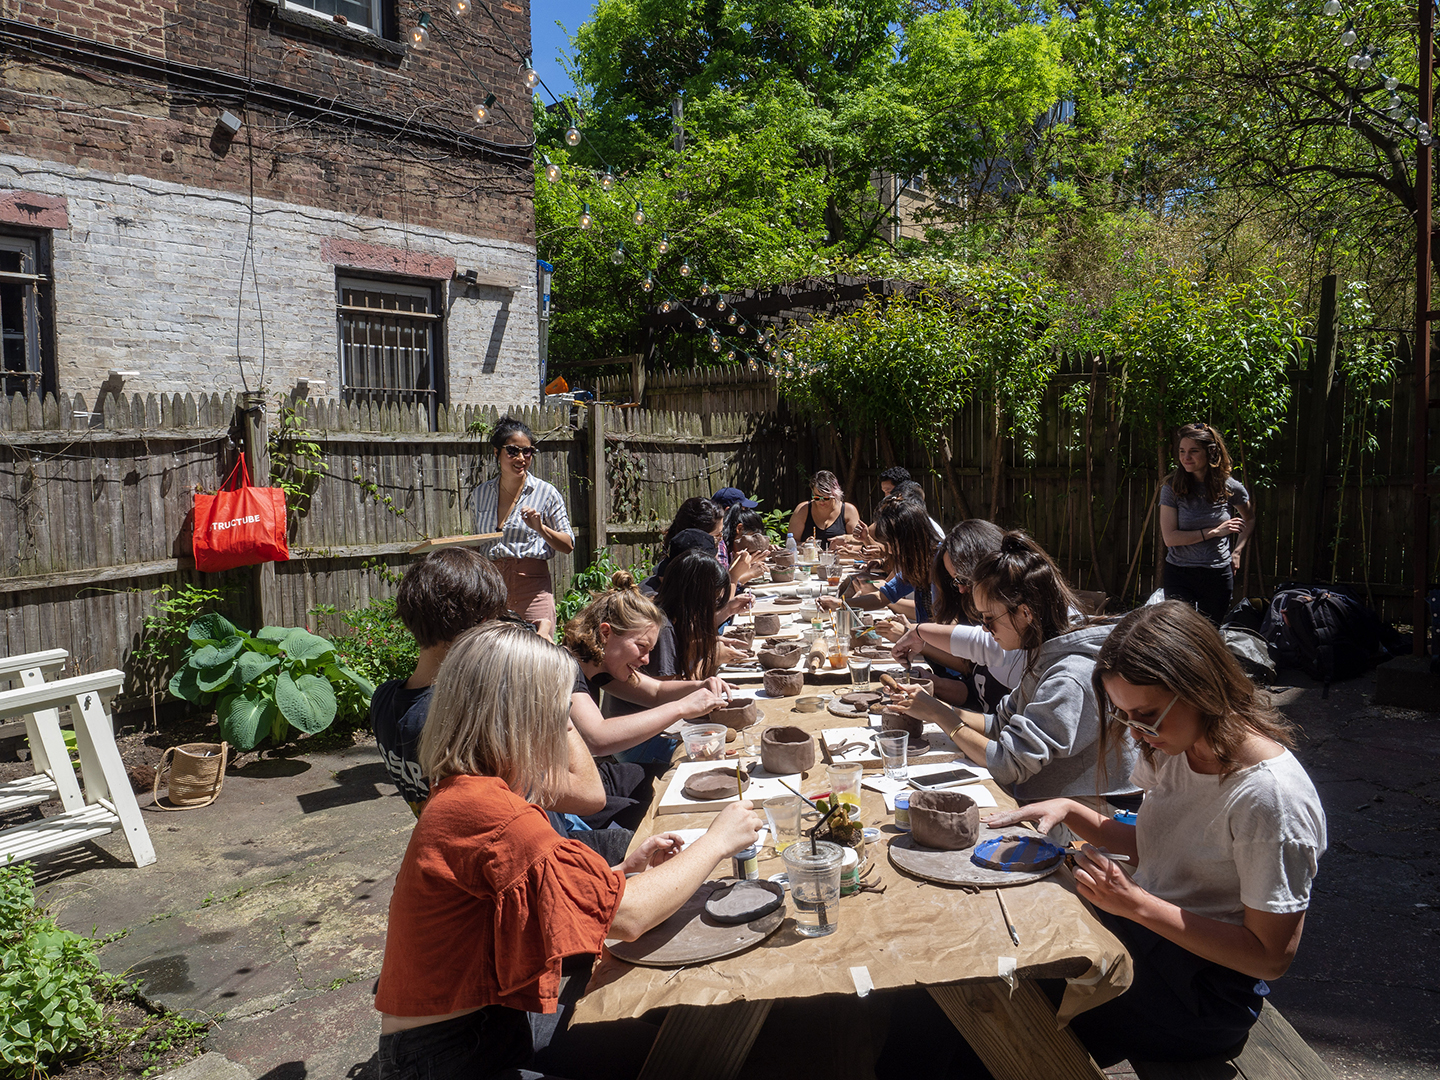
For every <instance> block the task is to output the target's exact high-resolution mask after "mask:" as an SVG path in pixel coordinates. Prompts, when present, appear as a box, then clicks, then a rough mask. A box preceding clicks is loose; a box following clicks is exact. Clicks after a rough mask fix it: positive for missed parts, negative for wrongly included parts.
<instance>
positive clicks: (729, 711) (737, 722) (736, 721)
mask: <svg viewBox="0 0 1440 1080" xmlns="http://www.w3.org/2000/svg"><path fill="white" fill-rule="evenodd" d="M757 715H758V714H757V713H756V711H755V702H754V701H753V700H751V701H740V702H736V703H735V704H733V705H725V706H722V707H721V708H718V709H716V710H715V711H714V712H712V713H711V714H710V715H709V716H708V717H706V719H707V720H709V721H710V722H711V723H713V724H724V725H725V726H726V727H727V728H729V729H730V730H732V731H739V730H740V729H741V728H747V727H749V726H750V725H751V724H753V723H755V718H756V716H757Z"/></svg>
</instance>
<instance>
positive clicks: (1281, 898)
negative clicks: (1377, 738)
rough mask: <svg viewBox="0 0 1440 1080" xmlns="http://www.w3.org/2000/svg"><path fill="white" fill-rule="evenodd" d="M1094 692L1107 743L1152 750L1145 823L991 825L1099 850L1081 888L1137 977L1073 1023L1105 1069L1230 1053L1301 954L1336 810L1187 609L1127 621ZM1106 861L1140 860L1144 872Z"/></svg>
mask: <svg viewBox="0 0 1440 1080" xmlns="http://www.w3.org/2000/svg"><path fill="white" fill-rule="evenodd" d="M1094 682H1095V695H1096V698H1097V700H1098V701H1099V702H1100V703H1101V705H1102V706H1103V707H1105V709H1106V715H1107V723H1106V724H1105V726H1104V729H1103V732H1102V742H1103V741H1104V740H1105V739H1117V738H1133V739H1135V740H1136V741H1137V742H1139V743H1140V744H1141V745H1140V754H1141V757H1140V761H1139V764H1138V765H1137V766H1136V767H1135V771H1134V773H1133V779H1134V781H1135V783H1136V784H1137V785H1138V786H1139V787H1141V788H1142V789H1144V791H1145V800H1144V802H1143V803H1142V805H1141V807H1140V810H1139V812H1138V817H1137V822H1136V824H1135V825H1124V824H1121V823H1120V822H1118V821H1115V820H1113V819H1110V818H1107V817H1104V816H1102V815H1101V814H1098V813H1096V812H1095V811H1094V810H1090V809H1088V808H1087V807H1084V806H1082V805H1080V804H1079V803H1077V802H1073V801H1071V800H1069V799H1051V800H1047V801H1045V802H1040V803H1033V804H1031V805H1029V806H1025V807H1022V808H1021V809H1019V810H1015V811H1010V812H1007V813H1002V814H997V815H995V816H993V817H992V818H990V820H989V824H991V825H993V826H1004V825H1010V824H1014V823H1015V822H1018V821H1033V822H1035V823H1036V825H1037V827H1038V828H1039V829H1040V830H1041V831H1042V832H1045V831H1048V830H1050V829H1052V828H1054V827H1055V826H1056V825H1058V824H1061V823H1064V824H1065V825H1067V826H1069V827H1070V829H1072V830H1073V831H1074V832H1076V833H1077V834H1079V835H1080V836H1081V837H1083V838H1084V839H1086V840H1088V841H1089V844H1087V845H1086V846H1085V848H1084V849H1083V852H1082V853H1081V854H1079V855H1078V856H1077V857H1076V861H1075V883H1076V886H1077V888H1078V889H1079V892H1080V895H1081V896H1083V897H1084V898H1085V899H1086V900H1089V901H1090V902H1091V903H1092V904H1094V905H1095V907H1097V908H1099V909H1100V912H1101V915H1100V917H1101V920H1102V921H1103V922H1104V923H1105V924H1106V925H1107V926H1108V927H1109V928H1110V929H1111V930H1112V931H1113V932H1114V933H1115V935H1116V936H1117V937H1119V938H1120V939H1121V941H1123V942H1124V943H1125V946H1126V948H1127V949H1128V950H1129V952H1130V955H1131V957H1132V958H1133V959H1134V969H1135V978H1134V981H1133V982H1132V983H1131V986H1130V989H1129V990H1128V991H1126V992H1125V993H1124V994H1122V995H1121V996H1120V997H1118V998H1115V999H1113V1000H1112V1001H1108V1002H1106V1003H1105V1004H1103V1005H1100V1006H1099V1007H1097V1008H1095V1009H1092V1010H1090V1011H1089V1012H1085V1013H1081V1014H1080V1015H1079V1016H1077V1017H1076V1018H1075V1019H1074V1020H1072V1021H1071V1027H1072V1028H1073V1029H1074V1030H1075V1033H1076V1034H1077V1035H1079V1036H1080V1039H1081V1041H1083V1042H1084V1043H1085V1045H1086V1047H1087V1048H1088V1049H1089V1050H1090V1052H1091V1054H1092V1055H1094V1057H1095V1059H1096V1061H1098V1062H1099V1063H1100V1064H1101V1066H1109V1065H1112V1064H1114V1063H1115V1062H1117V1061H1120V1060H1122V1059H1124V1058H1129V1059H1131V1060H1132V1061H1165V1060H1170V1061H1174V1060H1190V1059H1196V1058H1203V1057H1210V1056H1214V1055H1217V1054H1222V1053H1224V1052H1226V1051H1228V1050H1232V1049H1234V1048H1235V1047H1236V1046H1237V1045H1238V1044H1239V1043H1240V1042H1241V1041H1243V1039H1244V1038H1245V1035H1246V1033H1247V1032H1248V1031H1249V1029H1250V1026H1251V1025H1252V1024H1253V1023H1254V1021H1255V1018H1256V1017H1257V1016H1258V1013H1259V1009H1260V1005H1261V1001H1262V999H1263V998H1264V996H1265V995H1266V994H1268V993H1269V992H1270V990H1269V987H1268V986H1266V985H1265V982H1264V980H1266V979H1275V978H1278V977H1279V976H1281V975H1283V974H1284V973H1285V971H1286V969H1287V968H1288V967H1289V966H1290V961H1291V960H1292V959H1293V958H1294V956H1295V950H1296V948H1297V947H1298V946H1299V944H1300V933H1301V930H1302V929H1303V928H1304V924H1305V910H1306V908H1307V907H1308V906H1309V904H1310V883H1311V881H1312V880H1313V879H1314V877H1315V872H1316V867H1317V864H1318V862H1319V859H1320V856H1321V854H1323V853H1324V851H1325V812H1324V810H1323V809H1322V808H1321V806H1320V798H1319V796H1318V795H1316V793H1315V788H1314V785H1312V784H1311V782H1310V778H1309V777H1308V776H1307V775H1306V774H1305V770H1304V769H1303V768H1302V767H1301V766H1300V763H1299V762H1298V761H1297V760H1296V759H1295V756H1294V755H1293V754H1291V753H1290V750H1289V747H1290V745H1291V742H1292V740H1291V736H1290V727H1289V725H1288V724H1287V723H1286V721H1285V720H1284V719H1283V718H1282V717H1281V716H1280V715H1279V713H1277V712H1276V711H1275V709H1274V708H1273V707H1272V706H1271V705H1270V704H1269V701H1268V700H1267V699H1266V698H1264V697H1263V696H1262V695H1260V694H1257V693H1256V691H1255V688H1254V686H1253V685H1252V684H1251V682H1250V680H1249V679H1248V678H1247V677H1246V676H1245V674H1244V672H1243V671H1241V669H1240V666H1239V664H1237V663H1236V662H1235V659H1234V658H1233V657H1232V656H1231V655H1230V653H1229V651H1228V650H1227V649H1226V648H1225V646H1224V643H1223V642H1222V641H1221V639H1220V636H1219V634H1217V633H1216V631H1215V629H1214V628H1213V627H1212V626H1211V625H1210V623H1209V622H1208V621H1207V620H1206V619H1205V618H1204V616H1202V615H1200V614H1198V613H1197V612H1196V611H1195V610H1194V609H1193V608H1191V607H1189V606H1187V605H1186V604H1183V603H1181V602H1179V601H1173V600H1169V601H1166V602H1164V603H1162V604H1157V605H1155V606H1153V607H1146V608H1141V609H1140V610H1139V611H1135V612H1132V613H1131V614H1130V615H1128V616H1126V618H1125V619H1124V620H1123V621H1122V622H1121V623H1120V624H1119V625H1118V626H1116V627H1115V629H1114V631H1113V632H1112V633H1111V635H1110V637H1109V639H1108V640H1107V641H1106V642H1105V645H1104V646H1103V647H1102V648H1101V650H1100V655H1099V656H1098V657H1097V658H1096V661H1095V676H1094ZM1104 760H1106V758H1105V755H1104V754H1103V753H1102V755H1101V761H1102V762H1103V761H1104ZM1090 845H1096V846H1093V847H1092V846H1090ZM1102 849H1103V850H1102ZM1106 852H1114V853H1116V854H1124V855H1128V856H1129V857H1130V859H1131V866H1132V867H1133V869H1134V871H1135V873H1134V877H1133V878H1132V877H1131V876H1130V875H1129V874H1127V873H1126V872H1125V870H1124V869H1122V867H1121V864H1119V863H1116V862H1114V861H1112V860H1110V859H1108V858H1106Z"/></svg>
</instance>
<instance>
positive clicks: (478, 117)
mask: <svg viewBox="0 0 1440 1080" xmlns="http://www.w3.org/2000/svg"><path fill="white" fill-rule="evenodd" d="M494 104H495V95H494V94H486V95H485V100H484V101H482V102H481V103H480V104H479V105H476V106H475V122H476V123H477V124H483V123H484V122H485V121H486V120H489V119H490V107H491V106H492V105H494Z"/></svg>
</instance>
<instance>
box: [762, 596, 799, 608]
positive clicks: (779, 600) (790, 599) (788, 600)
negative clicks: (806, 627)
mask: <svg viewBox="0 0 1440 1080" xmlns="http://www.w3.org/2000/svg"><path fill="white" fill-rule="evenodd" d="M801 599H802V598H801V597H798V596H777V597H775V599H774V600H772V601H770V602H771V603H772V604H777V605H783V606H785V607H789V606H791V605H792V604H798V603H800V602H801Z"/></svg>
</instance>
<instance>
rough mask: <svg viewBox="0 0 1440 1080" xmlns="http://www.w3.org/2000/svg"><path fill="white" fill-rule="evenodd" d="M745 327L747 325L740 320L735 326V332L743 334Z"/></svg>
mask: <svg viewBox="0 0 1440 1080" xmlns="http://www.w3.org/2000/svg"><path fill="white" fill-rule="evenodd" d="M747 329H748V327H747V326H746V325H745V324H744V323H743V322H742V323H741V324H740V325H739V326H737V327H736V328H735V332H736V333H737V334H743V333H744V332H745V331H746V330H747Z"/></svg>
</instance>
